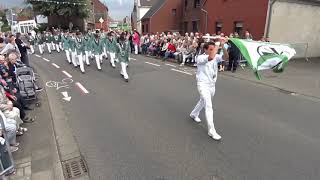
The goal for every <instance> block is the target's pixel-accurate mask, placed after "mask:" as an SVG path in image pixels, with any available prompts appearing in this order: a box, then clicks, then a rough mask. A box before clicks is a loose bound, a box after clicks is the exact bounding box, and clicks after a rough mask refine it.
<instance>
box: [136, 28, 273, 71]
mask: <svg viewBox="0 0 320 180" xmlns="http://www.w3.org/2000/svg"><path fill="white" fill-rule="evenodd" d="M220 38H226V39H228V38H242V39H247V40H252V39H253V37H252V35H251V34H250V32H249V31H248V30H247V31H245V33H244V34H243V36H240V35H239V34H238V33H237V32H235V33H231V34H230V35H229V36H226V35H225V34H224V33H221V32H218V33H217V34H202V33H198V32H196V33H193V32H191V33H185V34H184V35H183V34H180V33H179V32H175V33H171V32H166V33H165V32H162V33H158V32H157V33H151V34H144V35H140V34H139V33H138V32H137V31H134V33H133V34H132V36H131V38H130V42H131V52H132V53H133V52H134V53H135V54H138V53H141V54H143V55H147V56H153V57H158V58H162V59H163V60H164V61H165V60H167V59H168V58H172V59H175V60H176V61H178V62H179V63H180V66H184V65H185V64H189V65H193V66H195V64H196V63H195V59H196V56H197V55H200V54H202V53H203V52H204V51H203V45H204V43H205V42H208V41H210V40H213V41H218V40H219V39H220ZM261 41H269V39H268V38H262V39H261ZM225 48H226V49H227V50H228V53H229V56H230V61H229V62H218V64H219V71H225V70H228V71H232V72H235V71H236V69H237V66H238V63H239V61H240V60H243V57H242V56H241V54H240V52H239V50H238V48H237V47H235V45H234V44H232V42H230V41H229V42H228V43H227V44H225ZM219 53H221V54H222V53H223V52H222V51H220V52H219ZM226 65H227V68H225V66H226Z"/></svg>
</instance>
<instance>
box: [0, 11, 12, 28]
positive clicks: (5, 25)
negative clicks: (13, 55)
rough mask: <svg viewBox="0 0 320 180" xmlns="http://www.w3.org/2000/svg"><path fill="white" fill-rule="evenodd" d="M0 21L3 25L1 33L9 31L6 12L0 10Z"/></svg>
mask: <svg viewBox="0 0 320 180" xmlns="http://www.w3.org/2000/svg"><path fill="white" fill-rule="evenodd" d="M0 21H2V22H3V25H2V27H1V31H2V32H6V31H10V26H9V23H8V21H7V18H6V11H4V10H0Z"/></svg>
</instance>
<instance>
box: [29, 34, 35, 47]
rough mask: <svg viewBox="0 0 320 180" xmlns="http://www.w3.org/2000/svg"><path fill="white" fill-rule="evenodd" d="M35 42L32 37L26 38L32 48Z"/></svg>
mask: <svg viewBox="0 0 320 180" xmlns="http://www.w3.org/2000/svg"><path fill="white" fill-rule="evenodd" d="M35 41H36V40H35V39H34V37H33V36H28V42H29V44H30V45H32V46H33V45H34V44H35Z"/></svg>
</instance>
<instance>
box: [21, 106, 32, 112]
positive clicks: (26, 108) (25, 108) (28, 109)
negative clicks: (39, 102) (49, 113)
mask: <svg viewBox="0 0 320 180" xmlns="http://www.w3.org/2000/svg"><path fill="white" fill-rule="evenodd" d="M23 109H24V110H27V111H31V110H33V108H30V107H23Z"/></svg>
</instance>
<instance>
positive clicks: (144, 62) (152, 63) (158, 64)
mask: <svg viewBox="0 0 320 180" xmlns="http://www.w3.org/2000/svg"><path fill="white" fill-rule="evenodd" d="M144 63H146V64H150V65H153V66H157V67H159V66H160V65H159V64H153V63H151V62H144Z"/></svg>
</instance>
